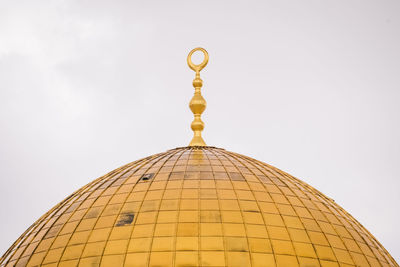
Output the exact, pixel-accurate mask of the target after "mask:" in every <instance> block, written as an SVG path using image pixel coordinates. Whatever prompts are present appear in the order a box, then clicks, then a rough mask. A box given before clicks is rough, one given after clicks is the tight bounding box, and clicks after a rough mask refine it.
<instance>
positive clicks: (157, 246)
mask: <svg viewBox="0 0 400 267" xmlns="http://www.w3.org/2000/svg"><path fill="white" fill-rule="evenodd" d="M173 247H174V238H173V237H154V238H153V244H152V247H151V250H152V251H172V250H173Z"/></svg>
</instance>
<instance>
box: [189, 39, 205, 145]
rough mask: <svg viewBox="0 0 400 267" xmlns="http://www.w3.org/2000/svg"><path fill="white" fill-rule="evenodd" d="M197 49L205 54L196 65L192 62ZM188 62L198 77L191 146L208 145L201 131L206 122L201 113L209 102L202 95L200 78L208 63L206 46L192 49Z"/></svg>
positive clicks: (195, 79)
mask: <svg viewBox="0 0 400 267" xmlns="http://www.w3.org/2000/svg"><path fill="white" fill-rule="evenodd" d="M196 51H201V52H203V54H204V59H203V62H201V63H200V64H198V65H196V64H194V63H193V62H192V55H193V53H194V52H196ZM187 63H188V65H189V67H190V68H191V69H192V70H194V71H195V72H196V77H195V78H194V80H193V87H194V96H193V97H192V100H190V103H189V107H190V109H191V110H192V112H193V114H194V120H193V122H192V124H191V128H192V130H193V132H194V136H193V139H192V141H190V144H189V146H206V143H205V142H204V140H203V137H201V131H203V129H204V122H203V121H202V120H201V114H202V113H203V111H204V110H205V109H206V105H207V102H206V100H205V99H204V98H203V96H202V95H201V87H202V86H203V80H202V79H200V71H201V70H202V69H203V68H204V67H205V66H206V65H207V63H208V53H207V51H206V50H205V49H204V48H201V47H197V48H195V49H193V50H192V51H190V53H189V55H188V57H187Z"/></svg>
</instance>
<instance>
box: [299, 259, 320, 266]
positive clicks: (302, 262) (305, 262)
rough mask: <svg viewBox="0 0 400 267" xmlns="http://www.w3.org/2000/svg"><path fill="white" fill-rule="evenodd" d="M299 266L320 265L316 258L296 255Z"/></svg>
mask: <svg viewBox="0 0 400 267" xmlns="http://www.w3.org/2000/svg"><path fill="white" fill-rule="evenodd" d="M298 259H299V263H300V267H314V266H315V267H317V266H321V265H320V264H319V261H318V260H317V259H312V258H304V257H298Z"/></svg>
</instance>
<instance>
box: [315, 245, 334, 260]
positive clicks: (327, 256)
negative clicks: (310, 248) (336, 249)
mask: <svg viewBox="0 0 400 267" xmlns="http://www.w3.org/2000/svg"><path fill="white" fill-rule="evenodd" d="M314 247H315V250H316V251H317V255H318V257H319V258H320V259H322V260H328V261H336V257H335V255H334V253H333V251H332V249H331V248H330V247H325V246H319V245H315V246H314Z"/></svg>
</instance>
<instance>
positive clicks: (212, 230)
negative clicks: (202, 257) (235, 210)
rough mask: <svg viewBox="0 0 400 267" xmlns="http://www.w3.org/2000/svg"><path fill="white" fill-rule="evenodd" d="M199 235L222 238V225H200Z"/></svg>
mask: <svg viewBox="0 0 400 267" xmlns="http://www.w3.org/2000/svg"><path fill="white" fill-rule="evenodd" d="M200 234H201V235H202V236H222V224H221V223H200Z"/></svg>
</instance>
